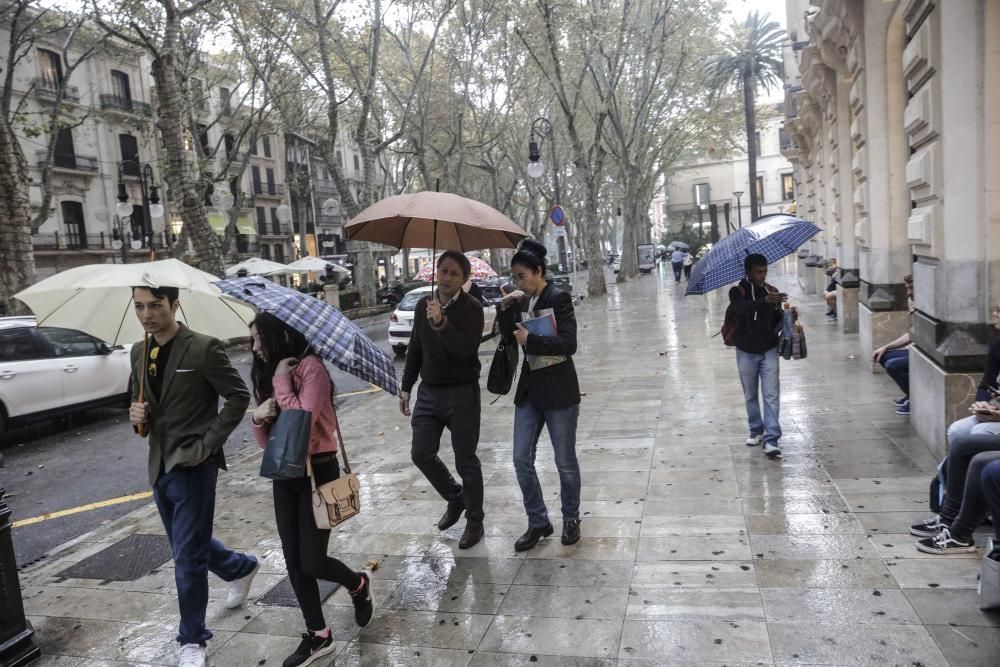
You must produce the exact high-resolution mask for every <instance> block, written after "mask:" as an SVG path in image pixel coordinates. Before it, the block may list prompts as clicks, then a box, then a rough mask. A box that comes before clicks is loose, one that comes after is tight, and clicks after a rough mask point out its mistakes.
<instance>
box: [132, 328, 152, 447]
mask: <svg viewBox="0 0 1000 667" xmlns="http://www.w3.org/2000/svg"><path fill="white" fill-rule="evenodd" d="M148 358H149V334H148V333H147V334H145V335H144V336H143V337H142V364H141V365H140V366H139V402H140V403H145V402H146V400H145V396H146V369H145V365H146V364H147V363H149V362H148V361H147V359H148ZM135 432H136V433H138V434H139V437H140V438H145V437H146V436H147V435H149V424H148V423H147V422H142V423H141V424H139V425H137V426H136V427H135Z"/></svg>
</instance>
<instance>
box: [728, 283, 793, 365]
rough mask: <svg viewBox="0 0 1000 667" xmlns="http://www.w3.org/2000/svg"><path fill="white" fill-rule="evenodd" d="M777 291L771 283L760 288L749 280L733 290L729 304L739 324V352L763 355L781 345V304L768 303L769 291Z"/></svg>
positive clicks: (737, 326)
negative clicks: (766, 298)
mask: <svg viewBox="0 0 1000 667" xmlns="http://www.w3.org/2000/svg"><path fill="white" fill-rule="evenodd" d="M776 291H777V290H776V289H775V288H774V287H772V286H771V285H768V284H767V283H764V286H763V287H757V286H756V285H754V284H753V283H751V282H750V281H749V280H747V279H746V278H744V279H743V280H741V281H740V283H739V285H737V286H736V287H734V288H732V289H731V290H729V303H730V304H731V305H732V308H733V314H734V315H735V316H736V321H737V325H736V349H738V350H742V351H743V352H749V353H751V354H763V353H765V352H767V351H768V350H770V349H771V348H773V347H775V346H777V345H778V340H779V336H778V334H779V331H780V329H781V304H776V303H768V302H767V301H765V300H764V297H766V296H767V294H768V292H776Z"/></svg>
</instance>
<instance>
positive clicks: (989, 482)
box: [980, 461, 1000, 544]
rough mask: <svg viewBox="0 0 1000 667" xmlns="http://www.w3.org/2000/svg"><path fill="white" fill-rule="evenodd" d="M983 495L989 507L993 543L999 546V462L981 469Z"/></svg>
mask: <svg viewBox="0 0 1000 667" xmlns="http://www.w3.org/2000/svg"><path fill="white" fill-rule="evenodd" d="M980 479H981V480H982V483H983V493H984V494H986V503H987V505H989V508H990V513H991V514H992V515H993V535H994V536H995V538H996V539H995V540H994V541H995V542H997V543H998V544H1000V520H998V519H1000V461H993V462H992V463H988V464H986V467H985V468H983V472H982V477H981V478H980Z"/></svg>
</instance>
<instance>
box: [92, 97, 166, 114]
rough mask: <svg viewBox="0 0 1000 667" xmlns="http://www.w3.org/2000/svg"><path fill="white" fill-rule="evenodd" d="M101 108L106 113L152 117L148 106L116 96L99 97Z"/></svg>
mask: <svg viewBox="0 0 1000 667" xmlns="http://www.w3.org/2000/svg"><path fill="white" fill-rule="evenodd" d="M101 108H102V109H104V110H107V111H123V112H125V113H134V114H139V115H140V116H152V115H153V107H152V106H150V105H149V104H147V103H145V102H139V101H138V100H133V99H131V98H128V97H120V96H118V95H101Z"/></svg>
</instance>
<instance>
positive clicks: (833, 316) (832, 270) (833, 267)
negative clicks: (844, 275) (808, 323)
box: [823, 257, 837, 322]
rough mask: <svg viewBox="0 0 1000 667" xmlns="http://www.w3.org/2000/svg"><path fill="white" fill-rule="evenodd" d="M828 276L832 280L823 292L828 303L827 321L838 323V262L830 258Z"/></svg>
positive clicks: (827, 265)
mask: <svg viewBox="0 0 1000 667" xmlns="http://www.w3.org/2000/svg"><path fill="white" fill-rule="evenodd" d="M826 275H827V277H829V278H830V282H829V283H827V286H826V291H825V292H823V300H824V301H826V319H827V320H828V321H830V322H836V321H837V260H836V259H834V258H832V257H831V258H830V259H828V260H826Z"/></svg>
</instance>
